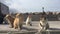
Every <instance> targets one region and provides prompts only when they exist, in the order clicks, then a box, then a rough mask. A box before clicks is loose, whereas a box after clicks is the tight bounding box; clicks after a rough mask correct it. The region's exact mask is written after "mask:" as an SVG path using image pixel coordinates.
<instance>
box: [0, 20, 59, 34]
mask: <svg viewBox="0 0 60 34" xmlns="http://www.w3.org/2000/svg"><path fill="white" fill-rule="evenodd" d="M48 23H49V26H50V28H49V29H48V30H46V31H45V33H46V32H57V33H60V21H48ZM38 24H39V21H32V25H33V26H26V25H23V27H22V30H18V29H14V28H10V27H9V25H8V24H0V34H9V33H11V34H35V33H36V32H37V30H38V29H39V26H38Z"/></svg>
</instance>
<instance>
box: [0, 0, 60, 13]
mask: <svg viewBox="0 0 60 34" xmlns="http://www.w3.org/2000/svg"><path fill="white" fill-rule="evenodd" d="M0 2H2V3H4V4H6V5H7V6H8V7H9V9H15V10H17V12H41V11H42V7H44V10H45V11H60V0H0Z"/></svg>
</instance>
